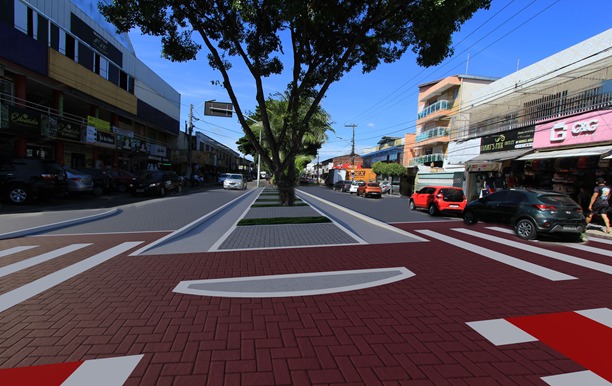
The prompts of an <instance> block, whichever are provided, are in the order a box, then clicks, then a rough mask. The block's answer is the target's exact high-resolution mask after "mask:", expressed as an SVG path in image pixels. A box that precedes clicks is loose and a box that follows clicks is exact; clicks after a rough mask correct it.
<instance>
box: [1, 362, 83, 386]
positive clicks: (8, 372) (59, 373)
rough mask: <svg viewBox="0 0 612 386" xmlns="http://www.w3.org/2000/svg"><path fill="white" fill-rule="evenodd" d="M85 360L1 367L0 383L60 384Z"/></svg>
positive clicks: (9, 385) (5, 385) (15, 385)
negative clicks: (11, 367)
mask: <svg viewBox="0 0 612 386" xmlns="http://www.w3.org/2000/svg"><path fill="white" fill-rule="evenodd" d="M83 362H84V361H79V362H69V363H56V364H52V365H42V366H36V367H18V368H15V369H0V384H2V385H3V386H59V385H61V384H62V383H63V382H64V381H65V380H66V379H68V377H69V376H70V375H71V374H72V373H73V372H74V371H75V370H76V369H77V368H78V367H79V366H80V365H82V364H83Z"/></svg>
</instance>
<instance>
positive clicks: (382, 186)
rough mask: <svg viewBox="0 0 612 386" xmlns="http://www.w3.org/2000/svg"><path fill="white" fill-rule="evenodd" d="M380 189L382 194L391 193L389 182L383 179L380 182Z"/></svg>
mask: <svg viewBox="0 0 612 386" xmlns="http://www.w3.org/2000/svg"><path fill="white" fill-rule="evenodd" d="M380 189H381V190H382V194H389V193H391V183H390V182H389V181H383V182H381V183H380Z"/></svg>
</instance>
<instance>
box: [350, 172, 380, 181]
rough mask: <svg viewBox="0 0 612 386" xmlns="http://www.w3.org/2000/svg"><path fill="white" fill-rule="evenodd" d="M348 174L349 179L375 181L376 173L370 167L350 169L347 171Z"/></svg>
mask: <svg viewBox="0 0 612 386" xmlns="http://www.w3.org/2000/svg"><path fill="white" fill-rule="evenodd" d="M348 175H349V176H350V178H349V179H350V180H360V181H365V182H376V173H374V172H373V171H372V169H351V170H350V171H348Z"/></svg>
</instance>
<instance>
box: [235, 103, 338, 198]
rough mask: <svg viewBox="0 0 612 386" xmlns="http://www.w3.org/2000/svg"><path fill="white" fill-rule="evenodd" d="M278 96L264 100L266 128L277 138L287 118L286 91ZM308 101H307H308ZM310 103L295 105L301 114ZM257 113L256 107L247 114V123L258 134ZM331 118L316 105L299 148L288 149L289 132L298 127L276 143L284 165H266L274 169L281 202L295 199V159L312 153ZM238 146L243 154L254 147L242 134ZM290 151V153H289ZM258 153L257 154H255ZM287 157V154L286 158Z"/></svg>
mask: <svg viewBox="0 0 612 386" xmlns="http://www.w3.org/2000/svg"><path fill="white" fill-rule="evenodd" d="M277 97H278V99H272V98H269V99H268V100H267V101H266V110H267V112H268V117H269V120H270V128H271V130H272V134H273V135H274V138H275V140H277V141H278V140H279V136H280V134H279V132H280V128H282V127H283V125H284V124H285V119H286V118H287V116H286V114H287V106H288V103H289V101H288V99H287V96H286V95H281V94H277ZM309 102H310V101H309ZM309 107H310V105H309V104H304V105H302V106H300V108H299V114H300V115H304V114H306V112H307V111H308V109H309ZM260 117H261V115H260V112H259V111H258V110H256V111H255V113H254V114H252V115H251V116H250V118H251V119H252V120H253V122H254V123H252V124H251V125H250V127H251V129H252V130H253V133H255V134H258V133H259V130H261V129H262V127H261V124H259V122H258V121H259V119H260ZM330 125H331V121H330V116H329V114H328V113H327V112H326V111H325V110H323V109H322V108H321V107H320V106H319V107H318V108H317V110H316V112H315V114H314V115H313V116H312V118H311V119H310V122H309V125H308V128H307V130H306V132H305V135H304V137H302V140H301V141H297V142H298V143H299V144H300V146H301V148H299V149H298V151H297V152H292V151H291V146H292V145H293V144H295V143H296V139H295V138H292V137H291V134H295V133H297V132H298V130H289V131H288V132H287V133H288V134H289V135H286V136H285V138H284V140H283V142H282V143H279V146H278V153H279V154H278V155H279V158H280V159H281V160H282V161H281V162H284V161H287V167H286V168H285V170H284V172H283V171H274V168H273V165H268V166H269V168H270V169H271V170H273V171H274V178H275V180H276V182H277V184H278V188H279V191H280V193H281V201H282V203H283V205H293V203H294V201H295V191H294V186H295V184H296V182H297V178H296V173H295V170H296V169H295V162H296V159H297V157H298V156H301V155H303V156H310V157H313V158H314V157H315V156H316V154H317V151H318V149H320V148H321V146H322V145H323V144H324V143H325V141H327V139H328V136H327V134H326V131H327V130H331V131H333V129H332V128H331V126H330ZM263 142H264V143H262V144H261V146H262V147H263V148H264V150H265V151H267V152H270V148H269V147H268V146H266V144H265V141H263ZM236 143H237V144H238V148H239V150H240V151H241V152H243V153H245V154H250V155H253V156H255V155H256V152H255V147H254V146H253V145H252V144H251V143H250V141H249V140H248V138H247V137H246V136H244V137H242V138H240V139H239V140H238V141H237V142H236ZM291 154H293V155H292V156H291ZM257 156H259V155H257ZM287 157H291V158H290V159H287ZM265 158H268V159H271V158H273V157H272V155H271V154H268V157H264V159H265Z"/></svg>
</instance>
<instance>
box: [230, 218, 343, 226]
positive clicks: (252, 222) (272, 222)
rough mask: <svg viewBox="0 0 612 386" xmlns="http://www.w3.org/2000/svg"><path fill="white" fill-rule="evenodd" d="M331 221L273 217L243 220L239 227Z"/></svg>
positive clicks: (327, 219)
mask: <svg viewBox="0 0 612 386" xmlns="http://www.w3.org/2000/svg"><path fill="white" fill-rule="evenodd" d="M328 222H331V220H330V219H329V218H327V217H324V216H316V217H272V218H243V219H242V220H240V221H238V224H237V225H238V226H246V225H285V224H314V223H328Z"/></svg>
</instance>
